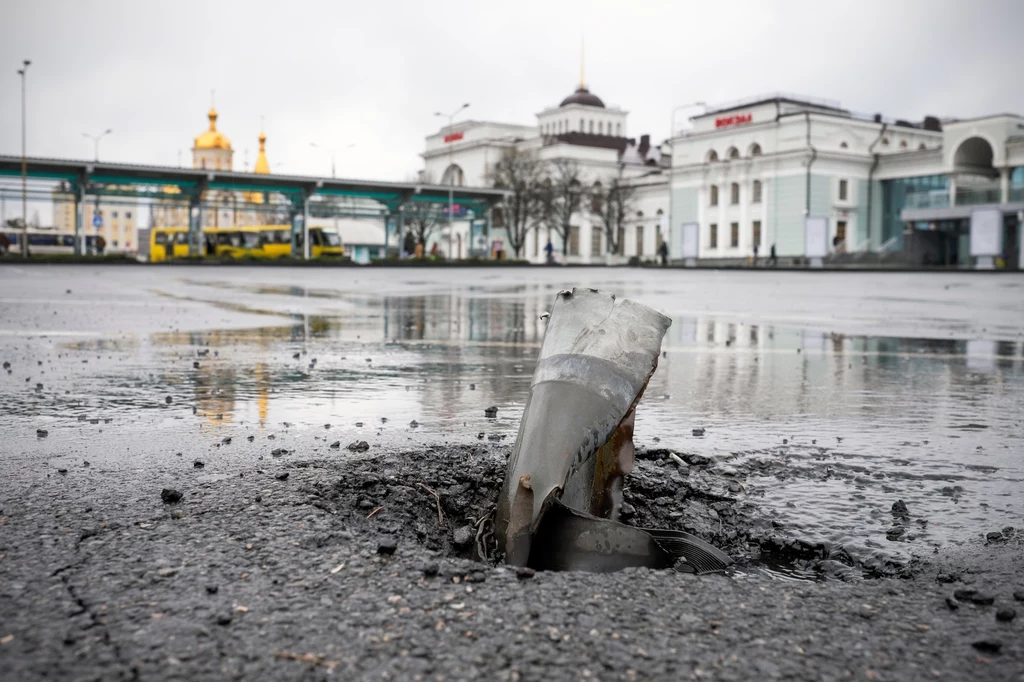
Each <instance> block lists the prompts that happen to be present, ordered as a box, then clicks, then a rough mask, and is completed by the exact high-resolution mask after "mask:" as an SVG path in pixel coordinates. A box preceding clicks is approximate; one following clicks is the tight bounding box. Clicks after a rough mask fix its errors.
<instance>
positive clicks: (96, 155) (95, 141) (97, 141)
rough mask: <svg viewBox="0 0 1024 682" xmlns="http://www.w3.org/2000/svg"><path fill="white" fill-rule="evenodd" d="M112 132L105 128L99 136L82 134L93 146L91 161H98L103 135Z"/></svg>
mask: <svg viewBox="0 0 1024 682" xmlns="http://www.w3.org/2000/svg"><path fill="white" fill-rule="evenodd" d="M112 132H114V131H113V129H112V128H107V129H106V130H104V131H103V132H102V133H100V134H99V135H90V134H89V133H82V137H87V138H89V139H90V140H92V144H93V161H99V160H100V140H102V139H103V137H104V136H105V135H109V134H110V133H112ZM178 165H179V166H180V165H181V162H180V161H179V162H178Z"/></svg>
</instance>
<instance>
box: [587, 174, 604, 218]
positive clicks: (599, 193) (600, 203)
mask: <svg viewBox="0 0 1024 682" xmlns="http://www.w3.org/2000/svg"><path fill="white" fill-rule="evenodd" d="M590 210H591V211H593V212H594V213H597V214H600V213H601V212H602V211H603V210H604V191H603V188H602V186H601V181H600V180H598V181H596V182H595V183H594V186H593V187H591V188H590Z"/></svg>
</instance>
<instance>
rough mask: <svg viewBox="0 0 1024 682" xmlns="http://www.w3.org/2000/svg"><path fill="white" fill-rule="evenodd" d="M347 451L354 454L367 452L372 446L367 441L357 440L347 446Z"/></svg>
mask: <svg viewBox="0 0 1024 682" xmlns="http://www.w3.org/2000/svg"><path fill="white" fill-rule="evenodd" d="M345 449H346V450H350V451H352V452H366V451H367V450H369V449H370V444H369V443H367V442H366V441H365V440H357V441H353V442H351V443H349V444H348V445H346V446H345Z"/></svg>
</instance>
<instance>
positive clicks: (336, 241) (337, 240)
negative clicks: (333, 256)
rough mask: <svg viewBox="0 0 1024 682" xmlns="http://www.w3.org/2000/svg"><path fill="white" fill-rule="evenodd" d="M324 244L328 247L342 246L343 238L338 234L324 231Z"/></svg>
mask: <svg viewBox="0 0 1024 682" xmlns="http://www.w3.org/2000/svg"><path fill="white" fill-rule="evenodd" d="M324 244H326V245H327V246H341V237H339V236H338V233H337V232H327V231H324Z"/></svg>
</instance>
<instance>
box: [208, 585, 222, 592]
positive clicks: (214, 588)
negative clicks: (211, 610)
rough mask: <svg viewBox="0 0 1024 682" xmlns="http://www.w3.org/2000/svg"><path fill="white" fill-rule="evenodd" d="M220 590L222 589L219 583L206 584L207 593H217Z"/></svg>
mask: <svg viewBox="0 0 1024 682" xmlns="http://www.w3.org/2000/svg"><path fill="white" fill-rule="evenodd" d="M218 591H220V587H219V586H217V585H207V586H206V594H217V592H218Z"/></svg>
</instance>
